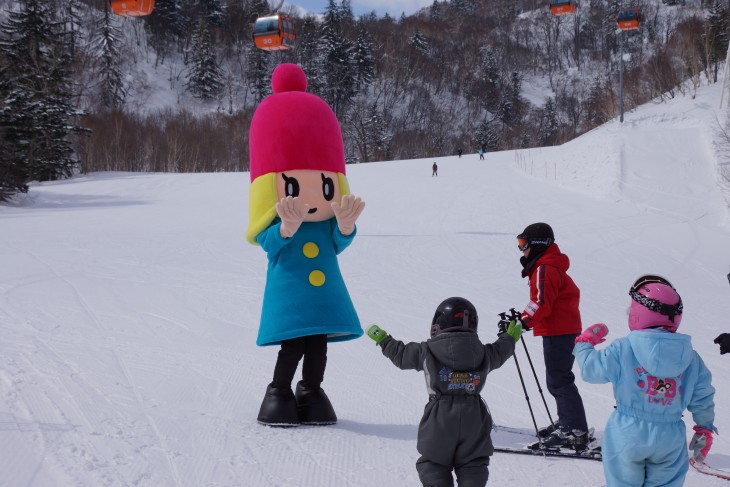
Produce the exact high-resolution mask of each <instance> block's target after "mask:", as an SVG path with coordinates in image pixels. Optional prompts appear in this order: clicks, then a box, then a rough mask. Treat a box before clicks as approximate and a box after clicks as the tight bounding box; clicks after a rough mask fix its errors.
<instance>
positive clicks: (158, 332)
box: [0, 85, 730, 487]
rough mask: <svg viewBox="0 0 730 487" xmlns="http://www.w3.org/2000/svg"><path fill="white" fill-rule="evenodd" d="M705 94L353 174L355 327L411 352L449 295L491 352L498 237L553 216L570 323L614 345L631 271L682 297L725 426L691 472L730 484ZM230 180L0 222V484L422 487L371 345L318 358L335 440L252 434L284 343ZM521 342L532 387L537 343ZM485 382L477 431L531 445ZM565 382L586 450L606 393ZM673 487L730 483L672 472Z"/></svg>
mask: <svg viewBox="0 0 730 487" xmlns="http://www.w3.org/2000/svg"><path fill="white" fill-rule="evenodd" d="M718 100H719V85H715V86H711V87H707V88H703V89H701V90H700V92H699V93H698V96H697V98H696V99H694V100H693V99H688V98H682V99H675V100H672V101H670V102H669V103H668V104H660V105H651V106H646V107H642V108H640V109H639V110H637V111H636V112H635V113H629V114H627V116H626V121H625V123H624V124H623V125H619V124H617V123H612V124H608V125H607V126H605V127H601V128H599V129H596V130H594V131H592V132H590V133H588V134H586V135H585V136H583V137H581V138H579V139H577V140H575V141H573V142H571V143H569V144H565V145H564V146H561V147H554V148H544V149H535V150H530V151H521V152H501V153H495V154H488V155H487V160H486V161H479V160H478V157H477V156H476V155H466V156H464V157H462V158H461V159H459V158H455V157H447V158H441V159H437V161H438V163H439V176H438V177H431V164H432V162H433V159H424V160H409V161H396V162H387V163H385V162H383V163H372V164H363V165H358V166H351V167H348V178H349V180H350V183H351V187H352V190H353V192H354V193H355V194H358V195H361V196H363V198H364V199H365V200H366V201H367V208H366V210H365V212H364V213H363V215H362V217H361V220H360V221H359V222H358V227H359V233H358V237H357V238H356V239H355V241H354V243H353V244H352V246H351V247H350V248H348V249H347V250H346V251H345V252H344V253H343V254H342V255H341V257H340V265H341V267H342V270H343V274H344V276H345V280H346V282H347V283H348V287H349V289H350V292H351V295H352V296H353V300H354V302H355V306H356V308H357V310H358V312H359V315H360V318H361V321H362V322H363V325H364V326H367V325H368V324H370V323H379V324H380V325H381V326H382V327H383V328H385V329H386V330H388V331H389V332H390V333H391V334H392V335H394V336H396V337H397V338H400V339H403V340H413V341H420V340H423V339H425V338H426V337H427V334H428V329H429V323H430V319H431V317H432V315H433V311H434V309H435V308H436V306H437V305H438V304H439V302H440V301H441V300H442V299H444V298H446V297H449V296H454V295H460V296H464V297H467V298H468V299H470V300H472V302H474V303H475V305H476V307H477V309H478V310H479V313H480V315H481V324H480V336H481V337H482V339H483V340H484V341H492V340H493V339H495V326H496V314H497V313H498V312H500V311H504V310H506V309H508V308H510V307H513V306H514V307H521V306H523V305H524V304H525V302H526V299H527V292H528V290H527V282H526V281H525V280H523V279H521V278H520V277H519V272H520V270H521V267H520V265H519V263H518V258H519V256H520V254H519V252H518V251H517V249H516V244H515V240H514V236H515V235H516V234H517V233H519V232H520V231H521V230H522V229H523V228H524V226H526V225H527V224H529V223H532V222H535V221H547V222H549V223H550V224H551V225H552V226H553V228H554V229H555V232H556V237H557V242H558V243H559V245H560V247H561V249H562V250H563V251H564V252H566V253H567V254H568V255H569V256H570V258H571V262H572V267H571V271H570V274H571V275H572V277H573V278H574V279H575V281H576V283H577V284H578V285H579V287H580V288H581V290H582V298H583V299H582V301H581V311H582V315H583V319H584V323H585V324H586V325H588V324H591V323H594V322H597V321H604V322H605V323H607V324H608V326H609V328H610V334H609V339H613V338H616V337H620V336H623V335H625V334H626V333H627V331H628V330H627V327H626V310H627V308H628V305H629V298H628V296H627V289H628V287H629V285H630V284H631V282H632V281H633V279H634V278H635V277H637V276H638V275H639V274H641V273H647V272H653V273H660V274H662V275H665V276H667V277H668V278H669V279H670V280H672V282H673V283H674V284H675V285H676V286H677V288H678V290H679V292H680V293H681V294H682V297H683V300H684V303H685V315H684V319H683V323H682V326H681V328H680V331H683V332H686V333H689V334H691V335H692V337H693V344H694V346H695V347H696V349H697V350H698V351H699V352H700V353H701V355H702V356H703V358H704V360H705V362H706V363H707V365H708V366H709V367H710V369H711V370H712V371H713V374H714V378H715V379H714V383H715V386H716V388H717V394H716V404H717V405H718V407H717V408H716V413H717V421H716V424H717V426H718V428H719V429H720V432H721V433H725V434H722V435H719V436H717V437H716V439H715V444H714V446H713V449H712V452H711V453H710V455H709V458H708V461H709V462H710V463H711V464H713V465H715V466H716V467H720V468H724V469H725V470H730V440H728V439H727V432H728V431H730V416H729V415H728V413H727V407H728V404H730V387H729V386H728V385H727V379H725V377H727V375H728V374H730V356H720V355H719V351H718V349H717V346H716V345H714V344H713V343H712V340H713V338H714V337H715V336H716V335H717V334H719V333H721V332H723V331H725V332H730V319H729V318H728V316H730V299H728V298H729V297H730V286H729V285H728V282H727V279H726V277H725V274H727V272H728V270H729V269H728V264H729V263H730V255H729V252H728V249H730V228H729V227H728V224H727V221H728V219H727V204H726V203H725V200H724V198H723V195H722V194H721V192H720V190H719V189H717V188H718V185H717V184H716V183H717V181H716V176H715V174H716V167H717V161H716V159H715V157H714V152H713V149H712V142H711V132H712V124H713V123H714V117H715V108H714V107H717V105H718V103H717V102H718ZM248 186H249V178H248V174H240V173H239V174H123V173H105V174H96V175H92V176H87V177H79V178H75V179H72V180H68V181H62V182H56V183H49V184H39V185H34V186H33V188H32V190H31V193H30V196H28V197H27V198H25V199H23V200H21V201H20V202H18V203H17V204H16V205H14V206H3V207H0V336H1V337H2V339H0V438H1V439H2V440H1V441H0V486H3V487H17V486H28V487H39V486H44V487H45V486H49V487H65V486H89V487H91V486H93V487H99V486H154V487H167V486H176V487H181V486H186V487H187V486H190V487H204V486H205V487H212V486H253V487H265V486H266V487H268V486H277V487H279V486H280V487H283V486H288V487H295V486H297V487H299V486H317V487H319V486H337V487H339V486H353V487H354V486H372V485H380V486H415V485H419V482H418V477H417V474H416V471H415V466H414V463H415V461H416V459H417V457H418V454H417V452H416V442H415V438H416V433H417V424H418V421H419V419H420V416H421V412H422V409H423V406H424V404H425V403H426V400H427V397H426V391H425V388H424V382H423V377H422V376H421V375H420V374H418V373H415V372H404V371H400V370H398V369H396V368H395V367H393V366H392V364H390V362H389V361H388V360H386V359H385V358H384V357H383V356H382V355H381V354H380V351H379V349H377V348H376V347H375V346H374V344H373V343H372V342H371V341H370V340H368V339H367V338H362V339H360V340H356V341H352V342H346V343H336V344H332V345H331V346H330V352H329V362H328V369H327V373H326V376H325V383H324V387H325V389H326V390H327V392H328V394H329V396H330V398H331V399H332V402H333V404H334V406H335V408H336V411H337V413H338V416H339V418H340V421H339V422H338V424H337V425H335V426H331V427H300V428H296V429H272V428H266V427H263V426H260V425H258V424H257V423H256V421H255V419H256V414H257V412H258V407H259V404H260V401H261V398H262V397H263V393H264V390H265V388H266V385H267V383H268V382H269V381H270V379H271V375H272V372H273V365H274V361H275V358H276V353H277V351H278V348H271V347H269V348H259V347H256V346H255V345H254V342H255V337H256V332H257V325H258V317H259V312H260V304H261V298H262V292H263V285H264V274H265V268H266V257H265V254H264V253H263V251H262V250H261V249H260V248H258V247H253V246H251V245H248V244H247V243H245V241H244V232H245V229H246V224H247V218H248V208H247V206H248V196H247V191H248ZM526 342H527V344H528V347H529V349H530V353H531V357H532V359H533V361H534V363H535V366H536V368H537V369H538V375H539V377H540V379H541V383H542V384H543V386H544V368H543V365H542V360H541V342H540V340H539V339H536V338H535V337H533V336H532V335H531V334H528V335H527V336H526ZM518 350H519V351H518V354H519V358H520V359H521V363H525V364H526V362H525V358H524V352H523V351H522V349H521V347H520V348H518ZM523 369H526V370H528V371H529V369H527V367H526V366H523ZM575 370H576V372H577V367H576V369H575ZM487 381H488V384H487V386H486V387H485V390H484V393H483V396H484V398H485V400H486V401H487V402H488V404H489V407H490V408H491V411H492V413H493V416H494V420H495V422H496V423H498V424H502V425H510V426H514V427H518V428H523V429H524V430H526V431H529V430H530V429H531V428H532V422H531V420H530V417H529V414H528V411H527V407H526V403H525V399H524V394H523V392H522V390H521V388H520V385H519V380H518V377H517V373H516V369H515V367H514V365H513V363H512V362H509V363H507V364H506V365H505V366H504V367H503V368H501V369H499V370H497V371H495V372H493V373H492V374H491V375H490V376H489V377H488V379H487ZM528 382H529V383H530V384H532V383H533V382H534V381H532V380H528ZM579 387H580V389H581V391H582V394H583V398H584V401H585V405H586V409H587V412H588V418H589V422H590V423H591V424H592V425H594V426H595V427H596V429H597V431H598V432H599V433H600V432H601V431H602V429H603V426H604V424H605V422H606V419H607V418H608V416H609V414H610V413H611V412H612V410H613V404H614V403H613V397H612V392H611V387H610V386H609V385H589V384H585V383H583V382H582V381H579ZM529 393H530V398H531V402H532V404H533V406H534V407H535V409H536V411H537V414H538V421H539V422H540V423H541V424H545V423H547V416H546V415H545V413H544V411H543V408H542V404H541V401H540V399H539V395H538V393H537V390H536V389H535V387H531V388H530V391H529ZM548 404H549V405H550V407H551V408H553V409H552V414H553V415H554V414H555V410H554V402H553V401H552V398H549V399H548ZM685 420H686V421H687V422H688V424H689V426H691V424H692V423H691V416H690V415H685ZM490 485H500V486H521V487H524V486H601V485H604V480H603V472H602V467H601V464H600V463H598V462H590V461H584V460H571V459H567V460H566V459H543V458H536V457H523V456H510V455H504V454H496V455H495V456H494V457H493V458H492V465H491V467H490ZM686 485H688V486H700V485H702V486H703V487H704V486H710V485H727V484H726V483H725V482H723V481H721V480H717V479H711V478H708V477H704V476H701V475H700V474H698V473H696V472H693V471H690V472H689V474H688V476H687V482H686Z"/></svg>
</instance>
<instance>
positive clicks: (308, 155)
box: [249, 64, 345, 181]
mask: <svg viewBox="0 0 730 487" xmlns="http://www.w3.org/2000/svg"><path fill="white" fill-rule="evenodd" d="M271 87H272V88H273V90H274V94H273V95H271V96H268V97H267V98H266V99H264V101H262V102H261V104H260V105H259V106H258V108H257V109H256V113H254V115H253V119H252V120H251V129H250V132H249V154H250V170H251V181H253V180H254V179H256V178H257V177H259V176H261V175H262V174H268V173H270V172H282V171H291V170H295V169H315V170H320V171H332V172H339V173H342V174H345V147H344V144H343V143H342V132H341V130H340V124H339V122H338V121H337V117H335V114H334V112H333V111H332V109H331V108H330V107H329V105H327V103H326V102H325V101H324V100H322V99H321V98H319V97H318V96H315V95H313V94H311V93H307V92H306V91H305V90H306V89H307V77H306V75H305V74H304V71H302V68H300V67H299V66H297V65H296V64H281V65H279V66H278V67H277V68H276V69H275V70H274V73H273V74H272V75H271Z"/></svg>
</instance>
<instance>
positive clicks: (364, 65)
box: [353, 22, 375, 92]
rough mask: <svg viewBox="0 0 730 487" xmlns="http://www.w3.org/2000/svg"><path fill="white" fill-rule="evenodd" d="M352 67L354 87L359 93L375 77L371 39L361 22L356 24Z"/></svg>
mask: <svg viewBox="0 0 730 487" xmlns="http://www.w3.org/2000/svg"><path fill="white" fill-rule="evenodd" d="M353 65H354V67H355V87H356V90H357V91H358V92H359V91H361V90H362V89H363V88H365V87H366V86H369V85H370V84H371V83H372V82H373V76H374V75H375V59H374V57H373V39H372V37H370V34H369V33H368V31H367V29H366V28H365V25H364V24H363V23H362V22H358V24H357V40H356V41H355V49H354V52H353Z"/></svg>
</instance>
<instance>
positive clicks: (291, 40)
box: [253, 14, 297, 51]
mask: <svg viewBox="0 0 730 487" xmlns="http://www.w3.org/2000/svg"><path fill="white" fill-rule="evenodd" d="M253 41H254V43H255V44H256V47H258V48H259V49H263V50H264V51H282V50H285V49H293V48H294V47H295V46H296V44H297V36H296V34H295V33H294V23H293V22H292V20H291V17H289V16H288V15H284V14H274V15H269V16H267V17H260V18H258V19H256V23H255V24H254V26H253Z"/></svg>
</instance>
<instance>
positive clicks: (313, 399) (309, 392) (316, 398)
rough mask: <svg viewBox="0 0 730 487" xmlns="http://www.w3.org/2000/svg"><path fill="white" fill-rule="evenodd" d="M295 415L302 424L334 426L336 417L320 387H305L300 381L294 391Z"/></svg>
mask: <svg viewBox="0 0 730 487" xmlns="http://www.w3.org/2000/svg"><path fill="white" fill-rule="evenodd" d="M295 397H296V401H297V413H298V415H299V422H301V423H302V424H317V425H326V424H335V423H336V422H337V415H336V414H335V410H334V408H333V407H332V403H331V402H330V400H329V398H328V397H327V394H325V393H324V390H322V388H321V387H319V386H317V387H306V386H305V385H304V383H303V382H302V381H299V382H298V383H297V389H296V394H295Z"/></svg>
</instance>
